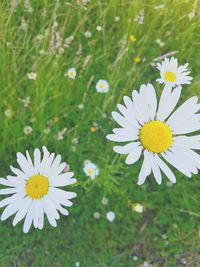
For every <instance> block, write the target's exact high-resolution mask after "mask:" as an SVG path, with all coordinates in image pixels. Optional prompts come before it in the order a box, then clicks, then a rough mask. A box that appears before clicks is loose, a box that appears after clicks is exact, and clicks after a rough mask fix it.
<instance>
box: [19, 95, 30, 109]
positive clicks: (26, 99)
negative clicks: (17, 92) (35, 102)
mask: <svg viewBox="0 0 200 267" xmlns="http://www.w3.org/2000/svg"><path fill="white" fill-rule="evenodd" d="M19 101H21V102H22V103H23V105H24V107H25V108H27V107H28V106H29V105H30V96H26V97H25V98H19Z"/></svg>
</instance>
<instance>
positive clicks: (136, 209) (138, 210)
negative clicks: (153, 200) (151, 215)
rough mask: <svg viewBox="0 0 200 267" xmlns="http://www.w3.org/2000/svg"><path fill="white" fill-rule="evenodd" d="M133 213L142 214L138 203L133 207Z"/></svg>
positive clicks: (141, 208)
mask: <svg viewBox="0 0 200 267" xmlns="http://www.w3.org/2000/svg"><path fill="white" fill-rule="evenodd" d="M134 211H136V212H138V213H142V212H143V206H142V205H141V204H139V203H137V204H135V205H134Z"/></svg>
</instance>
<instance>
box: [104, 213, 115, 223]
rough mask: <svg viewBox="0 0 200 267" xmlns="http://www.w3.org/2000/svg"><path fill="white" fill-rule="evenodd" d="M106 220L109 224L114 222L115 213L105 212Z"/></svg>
mask: <svg viewBox="0 0 200 267" xmlns="http://www.w3.org/2000/svg"><path fill="white" fill-rule="evenodd" d="M106 218H107V220H108V221H109V222H113V221H114V220H115V213H114V212H113V211H109V212H107V213H106Z"/></svg>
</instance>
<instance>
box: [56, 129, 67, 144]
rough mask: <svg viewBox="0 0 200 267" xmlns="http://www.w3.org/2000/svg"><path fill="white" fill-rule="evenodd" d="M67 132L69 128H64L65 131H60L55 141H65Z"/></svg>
mask: <svg viewBox="0 0 200 267" xmlns="http://www.w3.org/2000/svg"><path fill="white" fill-rule="evenodd" d="M66 131H67V128H64V129H62V130H61V131H58V133H57V134H56V136H55V139H56V140H57V141H60V140H63V139H64V135H65V133H66Z"/></svg>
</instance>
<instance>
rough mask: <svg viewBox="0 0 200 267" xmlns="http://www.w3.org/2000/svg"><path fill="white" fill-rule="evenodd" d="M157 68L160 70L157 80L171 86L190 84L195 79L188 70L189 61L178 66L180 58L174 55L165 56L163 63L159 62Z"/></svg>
mask: <svg viewBox="0 0 200 267" xmlns="http://www.w3.org/2000/svg"><path fill="white" fill-rule="evenodd" d="M157 69H158V70H159V71H160V78H159V79H157V80H156V81H157V82H158V83H164V84H166V85H169V86H171V87H174V86H181V85H182V84H190V83H191V80H192V79H193V78H192V77H191V76H188V75H189V74H190V71H188V63H187V64H185V65H181V66H178V60H177V59H176V58H174V57H172V58H170V59H169V58H165V59H164V60H163V61H162V62H161V63H157Z"/></svg>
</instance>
